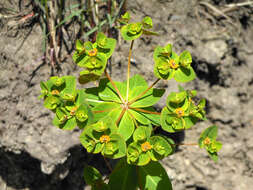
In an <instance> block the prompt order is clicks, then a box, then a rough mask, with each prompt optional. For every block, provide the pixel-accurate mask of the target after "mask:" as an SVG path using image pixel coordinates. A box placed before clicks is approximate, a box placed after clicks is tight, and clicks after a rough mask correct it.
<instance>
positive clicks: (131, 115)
mask: <svg viewBox="0 0 253 190" xmlns="http://www.w3.org/2000/svg"><path fill="white" fill-rule="evenodd" d="M128 113H129V115H130V117H131V118H132V119H133V121H134V124H135V126H136V127H137V128H138V127H139V126H138V123H137V121H136V119H135V118H134V116H133V114H132V113H131V112H128Z"/></svg>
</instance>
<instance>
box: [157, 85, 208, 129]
mask: <svg viewBox="0 0 253 190" xmlns="http://www.w3.org/2000/svg"><path fill="white" fill-rule="evenodd" d="M194 96H195V91H183V90H181V91H180V92H172V93H170V94H169V96H168V98H167V106H166V107H164V108H163V110H162V115H161V126H162V128H163V130H165V131H168V132H171V133H173V132H177V131H181V130H184V129H188V128H190V127H192V125H194V124H195V123H196V122H197V121H198V120H199V119H202V120H205V119H206V118H205V110H204V108H205V100H204V99H203V100H201V101H200V103H199V104H198V105H196V104H195V102H194V101H193V100H192V98H193V97H194Z"/></svg>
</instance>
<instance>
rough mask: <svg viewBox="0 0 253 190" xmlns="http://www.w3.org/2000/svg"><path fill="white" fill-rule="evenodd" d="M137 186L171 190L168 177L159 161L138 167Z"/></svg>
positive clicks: (149, 189)
mask: <svg viewBox="0 0 253 190" xmlns="http://www.w3.org/2000/svg"><path fill="white" fill-rule="evenodd" d="M138 176H139V187H140V188H141V189H148V190H165V189H166V190H172V185H171V182H170V179H169V177H168V175H167V173H166V171H165V169H164V168H163V167H162V166H161V164H160V163H159V162H150V163H149V164H148V165H145V166H141V167H139V168H138Z"/></svg>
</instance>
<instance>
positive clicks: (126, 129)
mask: <svg viewBox="0 0 253 190" xmlns="http://www.w3.org/2000/svg"><path fill="white" fill-rule="evenodd" d="M134 129H135V127H134V122H133V119H132V118H131V116H130V115H129V113H128V112H125V114H124V115H123V117H122V119H121V121H120V124H119V134H121V135H122V137H123V138H124V139H125V140H127V139H129V138H130V137H131V136H132V134H133V132H134Z"/></svg>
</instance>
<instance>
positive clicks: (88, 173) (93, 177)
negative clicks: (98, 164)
mask: <svg viewBox="0 0 253 190" xmlns="http://www.w3.org/2000/svg"><path fill="white" fill-rule="evenodd" d="M83 177H84V180H85V183H86V184H88V185H95V184H96V183H97V182H98V181H102V175H101V174H100V172H99V171H98V170H97V169H96V168H94V167H92V166H89V165H86V166H85V168H84V173H83Z"/></svg>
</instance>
